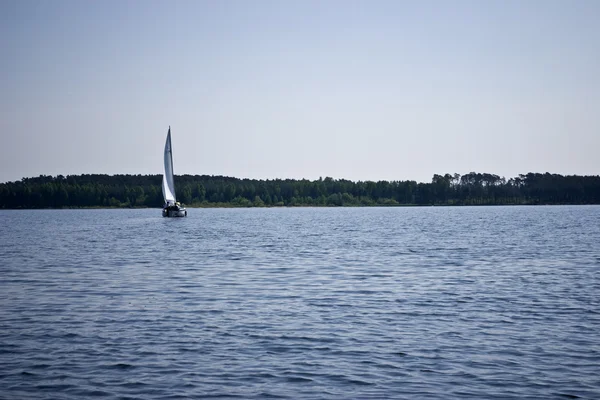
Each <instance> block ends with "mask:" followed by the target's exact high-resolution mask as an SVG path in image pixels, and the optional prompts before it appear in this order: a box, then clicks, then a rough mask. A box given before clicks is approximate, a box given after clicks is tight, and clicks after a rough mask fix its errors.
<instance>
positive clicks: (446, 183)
mask: <svg viewBox="0 0 600 400" xmlns="http://www.w3.org/2000/svg"><path fill="white" fill-rule="evenodd" d="M175 182H176V190H177V192H176V197H177V199H178V200H179V201H181V202H182V203H184V204H186V205H187V206H188V207H190V208H247V207H342V206H343V207H372V206H378V207H390V206H393V207H414V206H432V205H433V206H475V205H477V206H481V205H541V204H544V205H567V204H573V205H575V204H600V176H598V175H593V176H578V175H569V176H563V175H559V174H550V173H544V174H540V173H528V174H524V175H519V176H517V177H514V178H510V179H506V178H504V177H500V176H498V175H494V174H488V173H475V172H470V173H468V174H465V175H459V174H444V175H438V174H435V175H434V176H433V177H432V179H431V182H430V183H422V182H421V183H417V182H416V181H410V180H409V181H358V182H353V181H349V180H345V179H333V178H330V177H326V178H324V179H322V178H319V179H318V180H312V181H311V180H307V179H300V180H296V179H273V180H270V179H267V180H257V179H239V178H232V177H226V176H208V175H180V176H176V177H175ZM161 186H162V175H69V176H62V175H58V176H39V177H37V178H23V179H22V180H20V181H16V182H7V183H2V184H0V209H61V208H72V209H76V208H159V207H161V206H162V204H163V202H164V200H163V196H162V189H161Z"/></svg>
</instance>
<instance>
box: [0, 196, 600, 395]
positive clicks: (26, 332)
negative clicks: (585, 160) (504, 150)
mask: <svg viewBox="0 0 600 400" xmlns="http://www.w3.org/2000/svg"><path fill="white" fill-rule="evenodd" d="M0 389H1V390H0V398H1V399H20V398H36V399H41V398H52V399H81V398H91V397H94V398H99V399H104V398H106V399H125V398H130V399H175V398H199V397H202V398H209V397H224V398H235V397H237V398H244V399H246V398H268V397H272V398H290V399H297V398H325V399H327V398H331V399H340V398H361V399H364V398H406V399H451V398H460V399H462V398H472V399H494V398H498V399H551V398H556V399H562V398H565V399H568V398H587V399H599V398H600V207H599V206H578V207H575V206H574V207H569V206H553V207H548V206H547V207H455V208H442V207H421V208H297V209H296V208H294V209H191V210H190V212H189V216H188V218H184V219H167V218H162V217H161V216H160V210H159V209H156V210H55V211H50V210H46V211H44V210H40V211H0Z"/></svg>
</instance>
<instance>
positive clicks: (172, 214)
mask: <svg viewBox="0 0 600 400" xmlns="http://www.w3.org/2000/svg"><path fill="white" fill-rule="evenodd" d="M162 216H163V217H169V218H177V217H187V210H186V209H185V208H183V209H180V210H167V209H166V208H163V210H162Z"/></svg>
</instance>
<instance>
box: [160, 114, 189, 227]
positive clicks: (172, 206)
mask: <svg viewBox="0 0 600 400" xmlns="http://www.w3.org/2000/svg"><path fill="white" fill-rule="evenodd" d="M164 164H165V173H164V174H163V181H162V193H163V198H164V199H165V205H164V206H163V210H162V216H163V217H187V210H186V209H185V207H184V206H183V205H182V204H181V203H179V202H178V201H177V200H176V199H175V180H174V179H173V147H172V146H171V127H170V126H169V132H168V133H167V142H166V143H165V155H164Z"/></svg>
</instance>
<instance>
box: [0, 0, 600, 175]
mask: <svg viewBox="0 0 600 400" xmlns="http://www.w3.org/2000/svg"><path fill="white" fill-rule="evenodd" d="M598 21H600V1H595V0H592V1H580V0H574V1H567V0H564V1H545V0H544V1H541V0H540V1H533V0H531V1H442V0H439V1H400V0H398V1H326V0H322V1H241V0H240V1H220V0H219V1H216V0H215V1H79V0H77V1H41V0H40V1H16V0H13V1H5V0H0V59H1V61H0V88H1V89H2V97H1V98H0V132H1V141H2V145H1V146H0V149H1V150H0V155H1V156H0V182H5V181H9V180H18V179H21V178H22V177H29V176H37V175H40V174H51V175H56V174H63V175H67V174H81V173H107V174H117V173H129V174H137V173H140V174H159V173H162V149H163V146H164V139H165V135H166V132H167V128H168V126H169V125H171V127H172V133H173V149H174V158H175V173H176V174H184V173H188V174H209V175H211V174H215V175H229V176H236V177H249V178H308V179H316V178H318V177H319V176H323V177H325V176H332V177H334V178H346V179H352V180H379V179H386V180H398V179H401V180H404V179H415V180H417V181H430V179H431V176H432V175H433V174H434V173H446V172H449V173H454V172H458V173H461V174H463V173H467V172H469V171H476V172H491V173H496V174H499V175H503V176H506V177H507V178H508V177H512V176H515V175H517V174H519V173H527V172H546V171H549V172H555V173H561V174H593V175H597V174H599V173H600V155H599V153H600V72H599V71H600V23H599V22H598Z"/></svg>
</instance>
